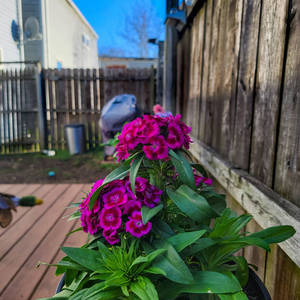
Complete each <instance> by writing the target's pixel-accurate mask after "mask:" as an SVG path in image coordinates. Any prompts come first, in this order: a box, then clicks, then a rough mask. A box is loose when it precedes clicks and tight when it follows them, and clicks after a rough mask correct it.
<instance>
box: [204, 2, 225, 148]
mask: <svg viewBox="0 0 300 300" xmlns="http://www.w3.org/2000/svg"><path fill="white" fill-rule="evenodd" d="M221 2H222V1H221V0H214V1H212V25H211V26H212V28H211V32H212V33H211V47H210V57H209V61H208V63H209V64H210V66H209V74H208V91H207V97H206V118H205V123H206V125H205V127H206V129H205V137H204V141H205V143H206V144H207V145H209V146H212V142H213V137H214V138H215V135H214V129H215V128H218V123H219V122H220V121H219V120H218V121H217V122H218V123H217V124H214V120H215V119H216V117H215V114H216V112H215V111H214V107H215V104H216V100H215V98H216V95H215V90H216V88H217V78H218V77H217V71H218V69H217V67H218V60H220V59H221V57H219V56H218V44H219V35H220V30H221V28H220V23H221V4H222V3H221ZM221 55H222V54H221Z"/></svg>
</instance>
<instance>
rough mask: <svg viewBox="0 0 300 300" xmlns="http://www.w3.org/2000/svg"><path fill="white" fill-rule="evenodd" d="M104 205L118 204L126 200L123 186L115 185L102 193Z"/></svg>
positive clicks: (108, 206) (107, 206)
mask: <svg viewBox="0 0 300 300" xmlns="http://www.w3.org/2000/svg"><path fill="white" fill-rule="evenodd" d="M103 202H104V207H106V208H110V207H113V206H120V205H122V204H124V203H126V202H127V195H126V192H125V188H124V187H115V188H113V189H111V190H110V191H108V192H107V193H105V194H104V195H103Z"/></svg>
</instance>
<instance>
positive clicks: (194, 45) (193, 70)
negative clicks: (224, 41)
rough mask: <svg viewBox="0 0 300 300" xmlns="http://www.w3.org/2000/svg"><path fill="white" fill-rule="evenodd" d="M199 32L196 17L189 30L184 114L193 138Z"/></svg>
mask: <svg viewBox="0 0 300 300" xmlns="http://www.w3.org/2000/svg"><path fill="white" fill-rule="evenodd" d="M198 30H199V22H198V17H196V18H195V19H194V20H193V23H192V28H191V41H190V42H191V46H190V47H191V48H190V49H191V56H190V62H189V64H190V80H189V82H188V83H187V84H188V85H189V90H190V93H189V99H188V101H187V104H186V105H187V108H186V113H187V116H190V117H189V118H187V125H188V126H191V127H192V134H193V136H195V128H194V127H193V121H194V118H192V116H193V115H194V111H195V101H196V99H195V98H196V93H197V89H196V82H197V78H198V74H197V70H198V68H197V67H198V66H197V65H196V52H197V49H198V38H197V33H198Z"/></svg>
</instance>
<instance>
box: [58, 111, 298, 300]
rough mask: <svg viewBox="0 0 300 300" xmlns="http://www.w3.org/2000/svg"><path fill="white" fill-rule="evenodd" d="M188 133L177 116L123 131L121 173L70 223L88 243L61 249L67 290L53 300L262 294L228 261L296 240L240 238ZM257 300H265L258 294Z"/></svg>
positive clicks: (266, 233) (241, 221)
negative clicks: (192, 151)
mask: <svg viewBox="0 0 300 300" xmlns="http://www.w3.org/2000/svg"><path fill="white" fill-rule="evenodd" d="M190 131H191V128H190V127H188V126H186V125H185V124H184V123H183V122H182V121H181V120H180V115H176V116H174V117H173V116H170V115H168V116H143V117H142V118H137V119H136V120H134V121H132V122H130V123H128V124H126V125H125V126H124V128H123V130H122V132H121V134H120V135H119V137H118V140H119V142H118V144H117V146H116V156H117V159H118V161H122V164H121V166H120V167H118V168H117V169H115V170H114V171H113V172H111V173H110V174H109V175H108V176H107V177H106V178H104V179H100V180H98V181H96V182H95V184H94V185H93V187H92V189H91V191H90V192H89V193H88V195H87V197H86V198H85V199H84V200H83V201H82V202H81V203H80V204H78V206H79V207H78V211H76V212H75V213H74V215H73V217H78V218H80V219H81V225H82V226H81V227H80V228H79V229H78V230H83V231H85V232H86V233H88V234H89V235H90V240H89V242H88V243H86V244H85V245H83V246H82V247H81V248H67V247H64V248H62V250H63V251H64V252H65V254H66V256H65V257H64V258H63V259H62V260H61V261H60V262H58V263H57V264H56V265H55V266H56V267H57V269H56V275H61V274H64V281H63V282H64V286H63V287H62V288H61V289H60V291H59V293H58V294H56V295H55V297H56V298H58V297H59V298H60V299H72V300H75V299H142V300H148V299H149V300H155V299H168V300H171V299H221V300H229V299H241V300H243V299H248V296H249V297H250V293H249V288H250V290H251V286H252V289H253V287H254V289H256V288H259V287H261V282H258V284H256V285H255V280H256V281H257V277H255V275H253V272H252V271H250V273H249V265H248V263H247V261H246V259H245V258H244V257H242V256H235V255H234V254H235V253H236V252H237V251H239V250H240V249H242V248H244V247H247V246H250V245H255V246H258V247H261V248H263V249H265V250H266V251H270V247H269V245H270V244H272V243H279V242H281V241H283V240H285V239H287V238H289V237H291V236H292V235H293V234H294V233H295V230H294V229H293V228H292V227H291V226H279V227H271V228H268V229H265V230H262V231H260V232H256V233H248V232H245V231H244V230H243V229H244V227H245V226H246V225H247V223H248V222H249V221H250V220H251V216H250V215H248V214H244V215H241V216H237V214H236V213H235V212H234V211H232V210H231V209H229V208H226V202H225V196H224V195H221V194H218V193H216V192H215V191H214V190H213V188H212V187H211V184H212V180H211V179H210V178H208V174H207V173H206V172H205V170H204V168H203V167H202V166H201V165H199V164H197V163H193V162H192V161H191V159H190V158H189V153H188V152H187V149H188V148H189V144H190V143H191V140H190V138H189V135H188V134H189V132H190ZM249 274H250V278H254V279H251V280H252V281H251V282H250V281H249ZM253 276H254V277H253ZM253 284H254V285H253ZM245 287H246V288H245ZM245 291H246V293H248V296H247V294H246V293H245ZM254 292H255V293H262V294H264V293H265V296H264V297H265V299H267V297H268V295H267V292H266V291H265V290H264V287H262V290H261V291H259V290H257V291H254ZM251 293H253V291H251Z"/></svg>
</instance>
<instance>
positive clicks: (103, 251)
mask: <svg viewBox="0 0 300 300" xmlns="http://www.w3.org/2000/svg"><path fill="white" fill-rule="evenodd" d="M97 247H98V251H99V252H100V254H101V256H102V259H103V260H105V259H106V258H107V257H110V256H111V255H112V253H111V251H110V250H109V249H108V248H107V247H106V246H105V245H104V244H103V243H102V242H100V241H97Z"/></svg>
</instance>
